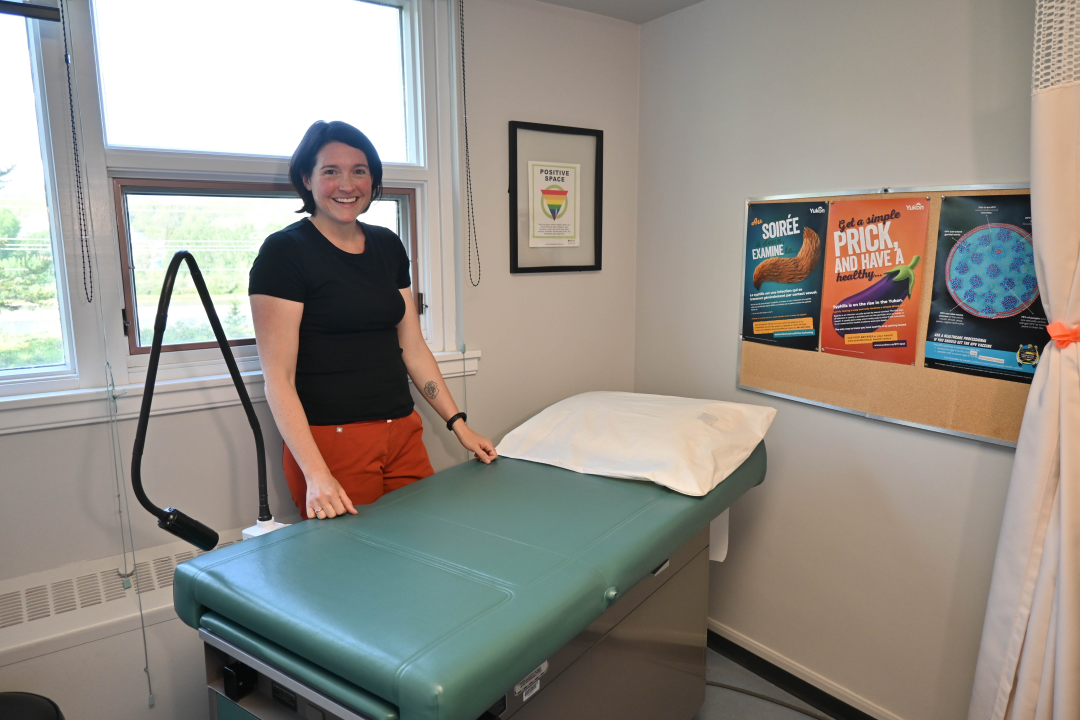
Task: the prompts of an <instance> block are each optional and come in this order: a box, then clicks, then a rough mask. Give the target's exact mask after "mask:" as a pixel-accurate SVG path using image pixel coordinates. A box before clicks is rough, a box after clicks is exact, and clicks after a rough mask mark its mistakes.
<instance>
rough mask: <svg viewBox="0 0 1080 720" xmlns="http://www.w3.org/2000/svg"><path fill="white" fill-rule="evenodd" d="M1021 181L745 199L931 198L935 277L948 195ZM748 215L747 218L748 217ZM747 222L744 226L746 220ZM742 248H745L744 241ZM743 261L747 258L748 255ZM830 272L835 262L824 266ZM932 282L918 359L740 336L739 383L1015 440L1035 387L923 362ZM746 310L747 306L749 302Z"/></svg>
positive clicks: (1015, 190) (924, 301) (922, 313)
mask: <svg viewBox="0 0 1080 720" xmlns="http://www.w3.org/2000/svg"><path fill="white" fill-rule="evenodd" d="M1029 192H1030V191H1029V190H1028V188H1027V187H1026V186H1020V185H990V186H987V185H982V186H965V187H950V188H903V189H881V190H876V191H866V192H859V193H844V194H834V195H798V196H791V195H788V196H783V197H768V198H760V199H754V198H751V199H748V200H747V212H748V213H749V211H750V206H751V204H755V205H756V204H758V203H778V202H785V201H791V200H795V199H797V200H799V201H808V202H819V201H820V202H829V203H831V202H833V201H838V200H859V199H874V198H881V197H882V196H883V193H888V196H889V197H893V198H898V199H900V198H912V199H916V198H918V199H920V200H922V201H928V203H929V220H928V223H927V230H926V232H927V237H926V254H925V260H924V262H925V263H926V264H925V267H924V270H923V272H924V278H928V279H931V278H933V277H934V267H935V262H936V261H938V260H940V258H938V257H937V252H936V251H937V241H938V224H939V219H940V215H941V202H942V198H943V197H945V196H948V195H980V196H989V195H1026V194H1028V193H1029ZM748 217H749V216H748ZM743 227H744V228H745V227H746V223H745V222H744V224H743ZM743 247H744V248H745V247H746V243H745V242H744V244H743ZM744 265H745V259H744ZM825 272H826V274H827V273H828V272H829V268H826V269H825ZM932 292H933V282H929V281H928V282H923V283H922V287H921V288H920V290H919V294H920V296H921V302H920V305H919V318H918V333H917V338H918V343H917V346H916V359H915V364H914V365H901V364H895V363H889V362H877V361H873V360H866V359H860V358H853V357H845V356H842V355H833V354H827V353H823V352H808V351H806V350H798V349H793V348H788V347H778V346H774V345H767V344H761V343H757V342H749V341H746V340H743V339H742V338H741V337H740V356H739V376H738V387H739V388H741V389H744V390H751V391H755V392H762V393H765V394H769V395H776V396H779V397H784V398H788V399H791V400H797V401H802V402H808V403H811V404H814V405H819V406H822V407H828V408H831V409H836V410H841V411H846V412H850V413H854V414H858V415H863V416H865V417H870V418H874V419H878V420H886V421H890V422H896V423H900V424H903V425H910V426H915V427H920V428H924V429H927V430H933V431H938V432H945V433H949V434H953V435H960V436H964V437H970V438H973V439H977V440H982V441H986V442H991V443H996V444H1000V445H1010V446H1012V445H1015V443H1016V440H1017V437H1018V436H1019V434H1020V422H1021V420H1022V418H1023V414H1024V404H1025V403H1026V402H1027V395H1028V390H1029V388H1030V385H1027V384H1023V383H1018V382H1009V381H1006V380H1001V379H997V378H992V377H980V376H975V375H965V374H959V373H956V372H947V371H944V370H939V369H933V368H927V367H924V359H925V341H926V330H927V325H928V322H929V316H930V306H931V302H930V300H931V294H932ZM744 311H745V308H744Z"/></svg>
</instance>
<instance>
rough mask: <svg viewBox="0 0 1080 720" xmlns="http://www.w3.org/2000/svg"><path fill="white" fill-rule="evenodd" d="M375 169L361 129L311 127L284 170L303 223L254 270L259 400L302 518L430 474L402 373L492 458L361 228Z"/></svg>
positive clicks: (275, 238)
mask: <svg viewBox="0 0 1080 720" xmlns="http://www.w3.org/2000/svg"><path fill="white" fill-rule="evenodd" d="M382 176H383V168H382V161H381V160H380V158H379V153H378V151H377V150H376V149H375V146H374V145H373V144H372V143H371V141H370V140H368V138H367V136H366V135H364V134H363V133H362V132H360V131H359V130H357V129H356V128H354V127H353V126H351V125H349V124H348V123H344V122H339V121H335V122H330V123H327V122H323V121H319V122H316V123H315V124H313V125H312V126H311V127H310V128H309V129H308V131H307V133H306V134H305V135H304V138H303V140H301V142H300V145H299V146H298V147H297V149H296V152H295V153H293V156H292V160H291V162H290V164H289V179H290V180H291V181H292V183H293V186H294V187H295V188H296V191H297V193H298V194H299V195H300V197H301V199H302V200H303V208H302V210H301V211H302V212H308V213H311V217H310V218H304V219H303V220H301V221H300V222H297V223H293V224H292V225H289V226H288V227H286V228H284V229H283V230H281V231H280V232H276V233H274V234H273V235H271V236H270V237H268V238H267V239H266V242H264V243H263V245H262V248H261V249H260V250H259V254H258V256H257V257H256V258H255V262H254V264H253V265H252V268H251V278H250V283H249V286H248V292H249V294H250V295H251V315H252V320H253V321H254V325H255V338H256V341H257V343H258V346H259V357H260V359H261V361H262V369H263V377H264V379H265V383H266V385H265V387H266V399H267V402H268V403H269V405H270V410H271V412H272V413H273V415H274V420H275V422H276V423H277V426H278V429H279V430H280V431H281V436H282V438H283V439H284V441H285V446H284V448H283V459H282V464H283V466H284V470H285V476H286V479H287V480H288V483H289V489H290V491H291V493H292V497H293V501H294V502H295V503H296V505H297V507H298V508H299V509H300V511H301V513H302V515H304V516H305V517H308V518H319V519H327V518H333V517H336V516H337V515H342V514H344V513H346V512H349V513H356V509H355V507H354V503H356V504H360V503H371V502H374V501H375V500H378V499H379V497H381V496H382V495H383V494H385V493H387V492H391V491H393V490H395V489H398V488H400V487H403V486H405V485H408V484H409V483H412V482H415V481H416V480H419V479H421V478H423V477H427V476H428V475H431V474H432V472H433V471H432V468H431V463H430V462H429V460H428V456H427V451H426V450H425V449H424V445H423V442H422V441H421V436H422V434H423V426H422V423H421V421H420V416H419V414H418V413H417V412H416V411H415V410H414V409H413V400H412V394H411V393H410V392H409V386H408V381H409V378H411V379H412V381H413V384H414V385H415V386H416V387H418V388H421V387H422V388H424V397H425V399H426V400H427V401H428V402H429V403H430V404H431V406H432V407H433V408H434V409H435V411H436V412H438V413H439V415H440V416H441V417H442V418H443V420H446V421H447V427H448V428H449V429H451V430H452V431H453V432H454V433H455V434H456V435H457V437H458V440H459V441H460V442H461V444H462V445H463V446H464V447H465V448H466V449H468V450H470V451H472V452H473V453H474V454H475V455H476V457H477V458H479V459H480V460H483V461H484V462H491V460H493V459H494V458H495V449H494V447H493V446H492V444H491V441H490V440H488V439H487V438H484V437H481V436H480V435H477V434H476V433H475V432H473V431H472V430H470V429H469V427H468V426H467V425H466V424H465V421H466V418H465V415H464V413H460V412H458V408H457V405H455V404H454V400H453V398H451V397H450V393H449V392H448V391H447V390H446V385H445V383H444V382H443V378H442V374H441V373H440V372H439V369H438V365H437V364H436V362H435V358H434V356H433V355H432V353H431V350H430V348H429V347H428V345H427V343H426V342H425V340H424V337H423V334H422V333H421V331H420V322H419V319H418V316H417V312H416V306H415V304H414V302H413V297H412V292H411V290H410V289H409V286H410V284H411V280H410V273H409V257H408V254H407V253H406V252H405V248H404V246H403V245H402V243H401V240H400V239H399V238H398V237H397V236H396V235H395V234H394V233H393V232H391V231H389V230H387V229H385V228H380V227H378V226H374V225H369V224H367V223H361V222H358V218H359V216H360V215H361V214H363V213H364V212H366V211H367V209H368V208H369V207H370V205H371V203H372V201H373V200H374V199H375V198H376V197H378V195H379V193H380V190H381V188H382Z"/></svg>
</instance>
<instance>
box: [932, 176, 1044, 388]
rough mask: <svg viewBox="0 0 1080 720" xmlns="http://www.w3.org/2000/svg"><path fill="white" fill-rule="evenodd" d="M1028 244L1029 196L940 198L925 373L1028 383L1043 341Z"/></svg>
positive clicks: (1032, 263) (1042, 322) (1029, 228)
mask: <svg viewBox="0 0 1080 720" xmlns="http://www.w3.org/2000/svg"><path fill="white" fill-rule="evenodd" d="M1035 241H1036V239H1034V238H1032V236H1031V196H1030V195H1027V194H1025V195H991V196H980V197H963V196H955V197H954V196H950V197H945V198H942V201H941V222H940V224H939V228H938V243H937V257H936V260H935V261H934V293H933V299H932V301H931V303H930V322H929V324H928V325H927V329H926V362H925V365H926V367H928V368H936V369H938V370H948V371H951V372H958V373H964V374H966V375H982V376H985V377H994V378H999V379H1003V380H1012V381H1014V382H1021V383H1029V384H1030V383H1031V378H1032V376H1033V375H1034V374H1035V368H1036V367H1037V366H1038V363H1039V356H1040V354H1041V353H1042V350H1043V348H1044V347H1045V345H1046V343H1047V342H1048V341H1049V340H1050V336H1049V335H1048V334H1047V332H1046V324H1047V321H1046V314H1045V312H1044V311H1043V306H1042V301H1041V300H1040V299H1039V282H1038V280H1037V279H1036V275H1035V257H1034V245H1033V244H1032V243H1033V242H1035Z"/></svg>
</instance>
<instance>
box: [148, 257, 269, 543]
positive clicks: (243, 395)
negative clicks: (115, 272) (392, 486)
mask: <svg viewBox="0 0 1080 720" xmlns="http://www.w3.org/2000/svg"><path fill="white" fill-rule="evenodd" d="M181 262H187V264H188V269H189V270H190V271H191V279H192V281H193V282H194V283H195V289H196V290H198V292H199V299H200V300H202V304H203V309H204V310H206V317H207V319H209V320H210V327H211V328H213V330H214V337H215V338H216V339H217V344H218V347H220V348H221V354H222V356H223V357H224V358H225V364H226V365H227V366H228V368H229V375H231V376H232V381H233V385H235V386H236V392H237V394H238V395H239V396H240V403H241V404H242V405H243V406H244V412H245V413H247V419H248V424H250V425H251V431H252V433H254V435H255V449H256V452H257V453H258V463H259V465H258V467H259V520H258V522H257V523H256V524H255V525H254V526H252V527H250V528H247V529H246V530H244V539H245V540H247V539H248V538H251V537H255V536H258V535H262V534H265V533H267V532H270V531H271V530H276V529H278V528H280V527H285V525H283V524H282V523H279V522H275V521H274V516H273V515H271V514H270V503H269V501H268V499H267V494H266V452H265V449H264V446H263V436H262V428H261V427H260V426H259V418H258V417H256V416H255V408H253V407H252V406H251V398H249V397H248V394H247V388H246V387H244V380H243V378H241V377H240V370H239V369H238V368H237V367H236V359H235V358H233V354H232V350H231V349H230V348H229V341H228V340H227V339H226V338H225V331H224V330H222V328H221V322H220V321H219V320H218V316H217V312H216V311H215V310H214V303H213V301H211V300H210V292H209V291H208V290H207V289H206V282H205V281H204V280H203V276H202V272H200V271H199V265H198V263H196V262H195V257H194V256H193V255H192V254H191V253H189V252H188V251H187V250H180V251H178V252H177V253H176V254H175V255H173V258H172V261H171V262H170V263H169V268H168V269H167V270H166V271H165V282H164V283H162V286H161V297H160V298H159V299H158V309H157V319H156V320H155V321H154V342H153V345H151V347H150V362H149V364H148V365H147V368H146V386H145V388H144V389H143V397H142V407H141V409H140V410H139V426H138V429H137V430H136V431H135V447H134V449H133V450H132V452H131V487H132V489H134V491H135V497H136V498H138V500H139V503H140V504H142V506H143V507H144V508H146V510H147V511H148V512H149V513H150V514H151V515H154V516H155V517H157V519H158V527H160V528H161V529H163V530H167V531H168V532H171V533H172V534H173V535H175V536H177V537H178V538H180V539H181V540H185V541H187V542H189V543H191V544H192V545H194V546H195V547H197V548H199V549H200V550H213V549H214V547H215V546H216V545H217V544H218V534H217V532H215V531H214V530H213V529H212V528H209V527H207V526H206V525H203V524H202V523H201V522H199V521H198V520H196V519H195V518H193V517H191V516H190V515H186V514H184V513H182V512H180V511H179V510H177V509H176V508H171V507H170V508H165V509H164V510H162V509H161V508H159V507H157V506H156V505H154V503H152V502H150V498H148V497H147V496H146V491H145V490H143V485H142V455H143V445H144V443H145V441H146V425H147V423H148V422H149V420H150V405H151V403H152V402H153V399H154V383H155V381H156V380H157V369H158V359H159V358H160V357H161V341H162V338H163V337H164V336H165V325H166V322H167V320H168V315H169V302H170V301H171V300H172V292H173V285H174V284H175V283H176V273H177V272H179V270H180V263H181Z"/></svg>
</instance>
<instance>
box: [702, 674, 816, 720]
mask: <svg viewBox="0 0 1080 720" xmlns="http://www.w3.org/2000/svg"><path fill="white" fill-rule="evenodd" d="M705 684H706V685H712V686H713V687H718V688H723V689H724V690H731V691H732V692H737V693H742V694H743V695H749V696H751V697H756V698H758V699H759V700H764V701H766V702H771V703H772V704H774V705H782V706H784V707H786V708H787V709H788V710H794V711H795V712H797V713H799V714H801V715H805V716H807V717H812V718H814V719H815V720H833V718H831V717H829V716H827V715H821V714H819V713H816V712H813V711H811V710H807V709H805V708H801V707H799V706H798V705H792V704H791V703H787V702H784V701H783V700H777V699H776V698H774V697H769V696H768V695H762V694H761V693H758V692H754V691H753V690H747V689H746V688H741V687H736V686H735V685H728V684H726V683H720V682H715V681H713V680H706V681H705Z"/></svg>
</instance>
